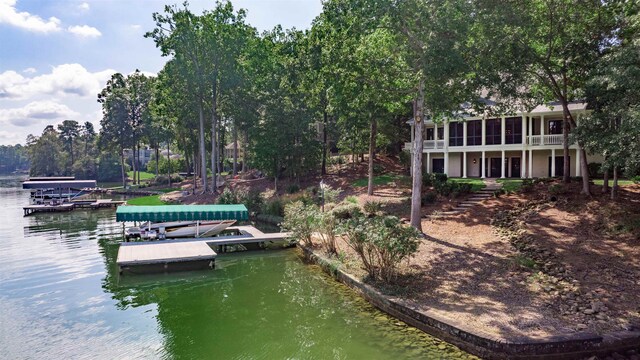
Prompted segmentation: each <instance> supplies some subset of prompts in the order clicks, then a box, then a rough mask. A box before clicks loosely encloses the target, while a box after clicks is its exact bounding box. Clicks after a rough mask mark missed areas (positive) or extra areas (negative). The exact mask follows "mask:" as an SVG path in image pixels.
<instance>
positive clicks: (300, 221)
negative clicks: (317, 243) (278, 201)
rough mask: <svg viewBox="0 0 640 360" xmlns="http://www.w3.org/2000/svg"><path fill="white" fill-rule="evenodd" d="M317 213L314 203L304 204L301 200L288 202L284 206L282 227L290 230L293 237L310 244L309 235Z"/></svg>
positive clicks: (314, 226) (316, 218)
mask: <svg viewBox="0 0 640 360" xmlns="http://www.w3.org/2000/svg"><path fill="white" fill-rule="evenodd" d="M318 213H319V211H318V208H317V207H315V206H314V205H305V204H304V203H303V202H302V201H295V202H292V203H289V204H287V206H285V208H284V221H283V222H282V229H283V230H285V231H289V232H291V235H292V237H293V238H294V239H296V240H298V241H302V242H303V243H305V244H306V245H308V246H311V245H312V239H311V235H312V234H313V232H314V231H315V228H316V222H317V221H318Z"/></svg>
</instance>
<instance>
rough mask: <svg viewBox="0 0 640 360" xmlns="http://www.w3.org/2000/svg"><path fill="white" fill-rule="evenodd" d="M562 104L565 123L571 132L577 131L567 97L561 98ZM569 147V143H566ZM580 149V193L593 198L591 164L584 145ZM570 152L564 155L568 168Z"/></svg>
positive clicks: (580, 145) (565, 152) (579, 145)
mask: <svg viewBox="0 0 640 360" xmlns="http://www.w3.org/2000/svg"><path fill="white" fill-rule="evenodd" d="M560 102H561V103H562V113H563V114H565V119H564V120H563V121H568V122H569V127H570V128H571V130H575V128H576V126H577V123H576V122H575V120H574V119H573V115H571V112H570V111H569V103H568V102H567V100H566V97H561V98H560ZM565 143H566V144H567V145H568V142H565ZM578 148H579V149H580V150H579V151H580V169H581V172H582V191H580V193H582V194H585V195H587V196H591V189H590V184H589V166H588V165H589V164H588V163H587V152H586V151H585V150H584V147H583V146H582V144H580V143H578ZM568 154H569V152H568V151H567V150H565V151H564V155H565V158H564V159H565V160H564V163H565V166H567V164H568V163H569V162H568V160H567V159H568V156H569V155H568ZM565 175H567V173H566V172H565Z"/></svg>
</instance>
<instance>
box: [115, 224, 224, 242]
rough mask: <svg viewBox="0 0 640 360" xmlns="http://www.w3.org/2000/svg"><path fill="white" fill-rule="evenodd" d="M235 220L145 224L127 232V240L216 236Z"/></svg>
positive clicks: (131, 228)
mask: <svg viewBox="0 0 640 360" xmlns="http://www.w3.org/2000/svg"><path fill="white" fill-rule="evenodd" d="M235 222H236V221H235V220H215V221H203V222H199V221H172V222H160V223H151V224H150V225H147V224H144V225H141V226H134V227H130V228H128V229H127V230H126V231H125V236H126V238H127V239H134V238H142V239H151V238H160V239H162V238H172V239H173V238H197V237H202V236H215V235H218V234H220V233H221V232H223V231H224V230H225V229H227V228H228V227H229V226H231V225H233V224H235Z"/></svg>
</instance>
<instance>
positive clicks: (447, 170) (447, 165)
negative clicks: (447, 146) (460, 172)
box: [444, 151, 449, 176]
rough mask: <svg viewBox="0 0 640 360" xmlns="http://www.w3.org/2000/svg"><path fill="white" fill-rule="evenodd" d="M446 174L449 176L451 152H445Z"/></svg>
mask: <svg viewBox="0 0 640 360" xmlns="http://www.w3.org/2000/svg"><path fill="white" fill-rule="evenodd" d="M444 173H445V174H446V175H447V176H449V151H445V152H444Z"/></svg>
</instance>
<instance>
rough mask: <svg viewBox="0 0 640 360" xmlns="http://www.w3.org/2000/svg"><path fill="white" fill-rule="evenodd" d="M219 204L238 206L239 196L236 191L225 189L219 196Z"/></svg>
mask: <svg viewBox="0 0 640 360" xmlns="http://www.w3.org/2000/svg"><path fill="white" fill-rule="evenodd" d="M217 203H218V204H237V203H238V196H237V194H236V193H235V191H233V190H231V189H229V188H225V189H224V190H223V191H222V193H221V194H220V195H219V196H218V200H217Z"/></svg>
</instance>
